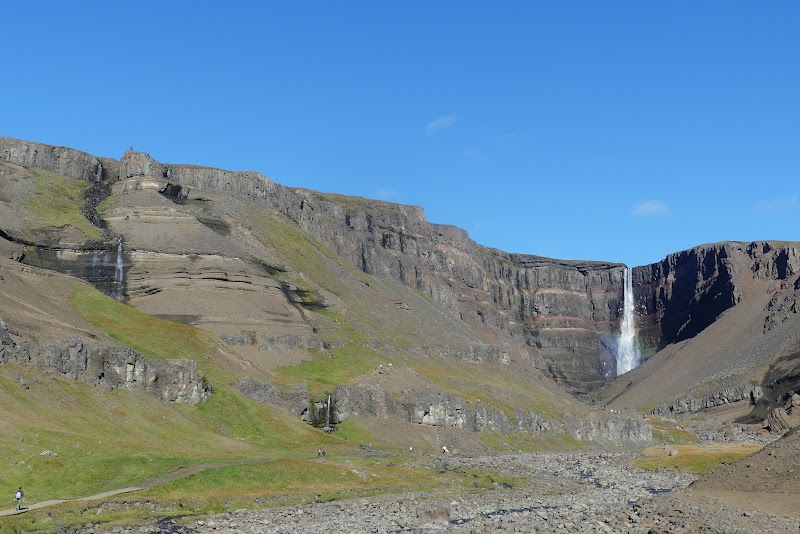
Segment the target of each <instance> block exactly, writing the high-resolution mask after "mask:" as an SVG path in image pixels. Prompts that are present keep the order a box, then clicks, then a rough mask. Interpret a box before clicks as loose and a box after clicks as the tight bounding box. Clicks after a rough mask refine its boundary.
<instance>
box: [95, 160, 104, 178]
mask: <svg viewBox="0 0 800 534" xmlns="http://www.w3.org/2000/svg"><path fill="white" fill-rule="evenodd" d="M94 181H95V182H97V183H100V182H102V181H103V164H102V163H100V162H99V161H98V162H97V170H96V171H95V173H94Z"/></svg>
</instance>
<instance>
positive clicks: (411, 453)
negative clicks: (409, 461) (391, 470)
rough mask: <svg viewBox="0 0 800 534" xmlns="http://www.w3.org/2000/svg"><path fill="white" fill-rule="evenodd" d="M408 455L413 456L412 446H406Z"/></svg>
mask: <svg viewBox="0 0 800 534" xmlns="http://www.w3.org/2000/svg"><path fill="white" fill-rule="evenodd" d="M408 455H409V456H414V447H409V448H408Z"/></svg>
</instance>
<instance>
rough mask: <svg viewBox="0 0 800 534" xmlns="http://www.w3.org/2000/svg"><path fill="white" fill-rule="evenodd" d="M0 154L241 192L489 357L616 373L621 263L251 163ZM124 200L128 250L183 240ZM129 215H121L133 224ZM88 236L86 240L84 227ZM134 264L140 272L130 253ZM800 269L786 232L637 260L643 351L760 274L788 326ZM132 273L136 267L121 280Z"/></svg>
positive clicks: (8, 225)
mask: <svg viewBox="0 0 800 534" xmlns="http://www.w3.org/2000/svg"><path fill="white" fill-rule="evenodd" d="M0 161H3V162H7V163H10V164H14V165H18V166H21V167H26V168H38V169H44V170H47V171H50V172H53V173H57V174H60V175H64V176H69V177H72V178H78V179H81V180H86V181H88V182H103V183H104V184H105V187H107V188H109V192H112V191H113V192H114V193H115V194H118V195H123V196H124V195H126V194H129V193H130V194H133V193H134V192H137V191H144V190H159V191H163V192H164V194H165V195H167V196H169V197H171V198H174V199H175V200H176V201H184V200H185V201H203V200H204V198H205V197H207V196H209V195H230V196H232V197H235V198H245V199H248V200H250V201H253V202H256V203H258V205H261V206H263V207H264V209H267V210H273V211H274V212H275V213H278V214H280V215H282V216H285V217H286V218H287V219H288V220H290V221H292V222H293V223H294V224H295V225H296V226H297V228H298V229H300V230H301V231H303V232H306V233H308V234H309V235H310V236H313V238H314V239H316V240H317V241H319V242H320V243H321V244H322V245H324V246H325V247H327V248H329V249H330V250H332V251H333V252H334V253H335V254H336V255H338V257H340V258H342V259H343V260H345V261H346V262H347V263H348V264H349V265H350V266H351V267H352V268H354V269H356V270H358V271H360V272H362V273H365V274H368V275H371V276H375V277H378V278H383V279H389V280H393V281H396V282H399V283H400V284H402V285H403V286H405V287H406V288H408V289H410V290H412V291H415V292H417V293H419V294H422V295H424V296H425V297H426V298H428V299H430V300H431V301H432V302H435V303H436V305H438V306H441V307H442V308H443V309H444V310H446V311H447V312H448V313H449V314H451V315H452V316H453V318H455V319H457V320H458V321H459V322H460V323H461V324H462V325H463V328H464V331H465V332H466V331H468V332H470V334H469V336H471V337H472V341H470V343H481V344H485V345H488V346H493V347H497V349H496V351H495V352H496V353H497V354H498V355H499V356H498V358H502V357H506V356H502V355H503V354H506V355H508V354H510V355H512V356H514V357H517V358H519V359H520V360H521V361H525V362H527V363H528V364H529V365H531V366H533V367H535V368H537V369H539V370H541V371H542V372H543V373H545V374H546V375H547V376H549V377H551V378H552V379H554V380H555V381H556V382H558V383H559V384H561V385H562V386H564V387H565V388H567V389H568V390H569V391H571V392H574V393H586V392H589V391H592V390H594V389H596V388H598V387H600V386H602V385H603V384H605V383H607V382H608V381H609V380H611V379H612V378H614V376H615V374H616V370H615V350H616V336H617V333H618V332H619V327H620V321H621V319H622V291H623V271H624V269H625V266H624V265H622V264H618V263H607V262H593V261H567V260H557V259H550V258H544V257H539V256H534V255H523V254H514V253H507V252H503V251H500V250H497V249H491V248H487V247H483V246H481V245H479V244H477V243H475V242H474V241H472V240H471V239H470V238H469V236H468V235H467V233H466V232H465V231H464V230H462V229H459V228H456V227H454V226H448V225H441V224H432V223H428V222H427V221H426V220H425V218H424V213H423V210H422V208H419V207H416V206H405V205H399V204H392V203H388V202H383V201H376V200H368V199H363V198H357V197H345V196H341V195H335V194H324V193H318V192H314V191H309V190H306V189H297V188H289V187H285V186H281V185H279V184H276V183H275V182H273V181H272V180H270V179H269V178H267V177H265V176H263V175H261V174H259V173H254V172H230V171H224V170H219V169H212V168H206V167H197V166H192V165H173V164H163V163H160V162H157V161H156V160H154V159H153V158H152V157H150V156H149V155H148V154H146V153H143V152H135V151H133V150H129V151H127V152H125V154H124V155H123V157H122V158H121V159H120V160H114V159H111V158H100V157H95V156H91V155H89V154H86V153H83V152H80V151H77V150H74V149H70V148H66V147H53V146H48V145H42V144H39V143H33V142H28V141H21V140H15V139H10V138H0ZM132 209H133V208H130V209H128V208H125V209H123V208H120V207H115V208H112V209H110V210H108V211H107V212H106V213H105V215H103V217H104V220H105V221H106V222H107V223H108V226H109V231H110V232H111V233H113V234H114V235H121V236H123V239H124V241H125V243H128V245H126V246H127V247H128V248H129V250H130V251H131V253H133V252H135V251H136V250H140V251H141V252H142V253H144V252H145V251H148V252H152V253H159V252H180V250H179V249H180V248H181V246H180V245H179V244H176V243H178V242H177V241H170V242H169V243H167V244H165V242H163V243H156V242H153V241H148V240H147V239H145V236H144V234H141V235H139V234H136V232H139V231H140V230H134V229H133V227H132V226H130V225H132V224H133V223H132V222H130V221H131V217H132V216H133V212H132V211H131V210H132ZM153 209H155V208H153ZM115 210H116V212H115ZM140 212H141V210H140ZM137 216H144V215H143V214H142V213H139V214H137ZM152 216H153V217H154V219H153V221H156V219H155V217H156V216H161V215H157V213H156V211H152ZM226 217H231V215H230V214H227V215H226ZM199 220H201V219H199ZM209 220H210V219H209ZM215 220H222V219H215ZM226 220H227V219H226ZM206 222H207V223H208V220H207V221H206ZM152 224H157V222H152ZM208 224H211V223H208ZM126 228H130V232H131V235H130V236H129V235H126ZM0 230H3V231H4V232H5V233H6V234H8V235H9V236H11V237H12V238H17V239H22V240H27V242H35V243H37V244H42V245H44V244H51V245H52V244H59V245H61V246H63V245H64V244H65V243H68V242H70V241H72V242H73V244H75V245H76V246H78V245H81V243H80V241H81V239H80V238H78V239H76V238H75V237H74V235H73V236H71V237H68V236H66V234H65V233H64V232H63V231H62V234H61V235H58V233H57V232H55V233H54V232H53V231H50V232H49V233H47V234H44V233H42V234H37V235H33V234H30V232H29V231H28V230H27V229H25V228H23V227H21V226H15V224H14V223H13V222H12V221H9V220H5V218H4V223H3V225H2V228H0ZM26 232H28V235H26ZM136 235H138V237H136ZM107 239H108V238H107ZM214 239H215V240H217V241H218V242H219V243H220V245H219V247H218V248H215V245H212V242H211V240H205V241H199V242H189V241H186V242H185V244H186V245H187V247H186V249H185V250H184V251H183V252H189V253H193V254H218V253H219V252H220V250H222V249H223V248H224V247H225V246H227V245H226V244H225V243H224V242H225V239H224V236H221V235H220V234H219V232H218V233H217V235H216V236H215V237H214ZM83 241H84V242H83V244H85V243H87V242H90V241H92V240H91V239H90V238H88V237H87V238H86V239H84V240H83ZM217 241H215V242H217ZM145 245H146V246H145ZM108 246H112V244H111V243H109V244H108ZM223 254H224V252H223ZM256 259H257V258H256ZM126 261H134V260H131V259H129V260H126ZM137 261H144V260H137ZM275 267H277V268H283V266H281V265H275ZM295 267H296V268H297V267H298V266H295ZM129 270H130V272H132V273H134V274H135V273H136V272H138V271H137V269H136V267H135V266H130V269H129ZM798 274H800V245H798V243H793V242H757V243H739V242H723V243H716V244H709V245H701V246H698V247H695V248H693V249H690V250H687V251H682V252H676V253H674V254H670V255H668V256H667V257H666V258H665V259H664V260H662V261H661V262H657V263H654V264H651V265H646V266H638V267H635V268H633V286H634V289H633V290H634V296H635V302H636V313H637V321H638V325H637V326H638V334H639V342H640V345H641V350H642V354H643V355H644V357H645V359H649V358H652V357H654V356H656V355H657V354H658V352H659V351H661V350H663V349H665V348H667V347H670V346H674V345H675V344H676V343H681V342H685V341H686V340H689V339H692V338H694V337H695V336H698V334H700V333H702V332H703V331H705V330H706V329H707V328H709V326H711V325H713V324H714V323H715V322H716V321H717V320H718V319H720V318H721V317H723V316H725V315H726V313H727V312H728V310H731V309H732V308H735V307H737V306H740V305H741V304H742V303H743V302H745V301H748V302H749V301H750V299H751V298H754V297H753V296H752V293H753V291H755V289H754V288H755V286H758V287H759V288H762V287H763V288H764V291H770V292H771V295H772V296H771V298H769V299H767V300H768V301H769V302H770V303H771V304H770V305H769V309H768V310H767V309H758V308H757V307H756V308H754V309H753V311H752V314H751V319H752V321H753V322H755V323H759V324H760V325H762V327H761V331H760V334H759V336H760V337H763V336H767V337H769V336H776V335H782V336H784V337H785V334H782V333H779V332H777V330H776V329H774V328H768V327H767V326H768V325H781V324H784V323H787V321H788V322H794V321H796V317H797V308H798V306H797V290H796V288H795V286H796V285H797V280H798ZM248 276H250V275H248ZM130 280H133V278H131V279H129V282H128V285H129V290H131V289H132V287H131V286H130ZM301 300H302V299H301ZM323 300H324V297H323ZM778 330H779V329H778ZM464 336H467V334H464ZM753 342H754V343H755V340H754V341H753ZM304 343H305V342H304ZM789 344H790V345H791V343H789ZM767 345H770V344H769V343H767ZM772 345H775V346H778V345H780V343H773V344H772ZM772 345H770V346H772ZM307 346H311V345H307ZM301 348H302V347H301ZM754 350H755V349H754ZM771 350H773V349H769V350H766V351H765V352H764V353H763V354H760V355H759V357H758V358H754V359H752V361H750V362H749V363H748V364H747V365H746V366H744V367H742V368H741V369H739V371H738V375H741V376H740V378H739V379H740V380H743V381H744V380H752V377H750V376H749V375H747V373H751V372H754V371H755V370H756V369H759V368H762V367H764V366H766V365H767V364H768V363H769V361H770V359H771V358H773V357H775V356H777V355H778V354H777V353H776V352H770V351H771ZM719 374H720V370H719V369H714V368H713V366H710V367H709V368H708V369H707V370H704V371H702V372H700V371H698V374H697V376H694V377H693V379H692V381H688V382H686V383H685V384H683V386H685V387H684V390H681V391H671V392H664V393H663V395H664V396H665V397H669V396H670V395H674V397H675V398H678V397H679V396H680V395H681V394H686V393H687V392H690V390H691V389H692V388H693V387H695V385H696V384H699V383H706V385H705V386H704V387H707V386H708V384H707V382H708V381H709V380H712V381H713V380H715V378H714V377H715V376H716V375H719ZM723 374H724V373H723ZM745 375H747V376H745ZM728 378H729V377H725V380H728ZM723 382H724V380H723V381H721V382H720V384H722V383H723ZM720 387H722V386H720ZM642 402H643V403H644V402H645V401H644V400H643V401H642ZM648 402H649V401H648Z"/></svg>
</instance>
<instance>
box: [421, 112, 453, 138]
mask: <svg viewBox="0 0 800 534" xmlns="http://www.w3.org/2000/svg"><path fill="white" fill-rule="evenodd" d="M455 123H456V116H455V115H446V116H444V117H439V118H438V119H435V120H432V121H431V122H429V123H428V125H427V126H426V127H425V133H427V134H428V135H431V134H434V133H436V132H439V131H441V130H446V129H448V128H450V127H451V126H452V125H453V124H455Z"/></svg>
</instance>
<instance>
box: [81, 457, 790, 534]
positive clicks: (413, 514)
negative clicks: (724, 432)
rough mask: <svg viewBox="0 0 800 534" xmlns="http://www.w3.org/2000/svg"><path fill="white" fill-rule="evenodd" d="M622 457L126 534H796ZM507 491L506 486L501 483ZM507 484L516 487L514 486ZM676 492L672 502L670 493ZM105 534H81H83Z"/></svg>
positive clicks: (517, 464)
mask: <svg viewBox="0 0 800 534" xmlns="http://www.w3.org/2000/svg"><path fill="white" fill-rule="evenodd" d="M631 458H632V456H631V455H630V454H582V453H581V454H577V453H576V454H572V453H570V454H565V453H547V454H517V455H509V456H497V457H475V458H467V457H450V458H448V459H447V460H446V462H444V461H443V464H446V465H443V467H446V468H447V469H454V470H459V471H462V472H466V473H469V472H470V471H473V470H475V471H488V472H491V473H495V474H496V480H497V483H496V486H495V489H493V490H489V491H481V492H476V493H474V494H469V495H463V494H461V495H456V494H450V493H448V492H447V490H446V489H445V488H443V490H442V492H439V493H435V494H430V493H426V494H410V493H409V494H402V495H392V496H375V497H370V498H361V499H356V500H351V501H337V502H328V503H315V504H305V505H299V506H292V507H286V508H274V509H267V510H259V511H247V510H238V511H232V512H229V513H226V514H223V515H220V516H217V517H214V518H210V519H204V520H191V521H189V522H187V523H185V524H178V523H176V522H174V521H172V520H169V519H166V520H164V519H162V520H161V521H160V522H159V523H157V524H156V523H153V524H150V525H146V526H141V527H136V528H132V529H119V528H117V529H115V530H114V531H115V532H131V533H155V532H159V533H168V532H172V533H198V534H204V533H211V532H218V533H219V532H223V533H242V534H250V533H270V532H272V533H278V532H287V533H289V532H359V533H360V532H407V533H411V532H465V533H467V532H469V533H478V532H481V533H482V532H496V531H508V532H533V531H535V532H698V531H708V532H755V531H759V532H797V531H798V528H800V522H798V520H797V519H792V518H784V517H775V516H765V515H762V514H758V513H756V512H754V511H748V510H729V509H725V508H723V507H720V506H713V503H708V502H700V501H697V502H695V500H694V499H693V498H692V496H691V489H688V490H686V489H685V488H687V486H689V484H690V483H691V482H692V481H693V480H694V476H692V475H689V474H686V473H680V472H673V471H644V470H641V469H638V468H634V467H631V465H630V463H629V462H630V460H631ZM509 481H510V482H511V483H509ZM515 483H516V485H514V484H515ZM676 492H678V493H676ZM90 531H91V532H95V533H99V532H107V531H105V530H101V529H90V528H87V529H84V530H82V532H83V533H88V532H90Z"/></svg>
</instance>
